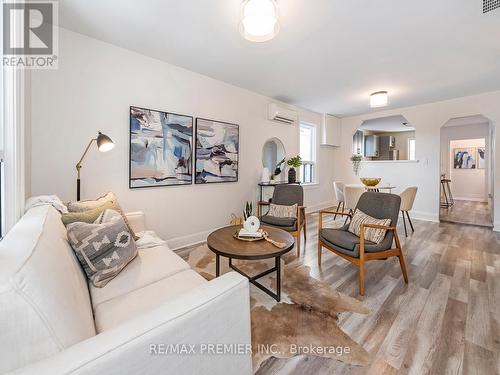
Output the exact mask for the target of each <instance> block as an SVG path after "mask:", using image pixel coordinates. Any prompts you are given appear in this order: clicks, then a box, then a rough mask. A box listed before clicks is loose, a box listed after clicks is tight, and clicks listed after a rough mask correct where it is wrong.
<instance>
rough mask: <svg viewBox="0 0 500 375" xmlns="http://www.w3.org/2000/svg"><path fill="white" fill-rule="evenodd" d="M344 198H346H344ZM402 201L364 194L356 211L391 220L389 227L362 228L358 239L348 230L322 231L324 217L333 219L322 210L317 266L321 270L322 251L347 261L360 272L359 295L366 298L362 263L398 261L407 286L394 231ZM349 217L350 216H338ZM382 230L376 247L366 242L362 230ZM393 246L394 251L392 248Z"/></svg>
mask: <svg viewBox="0 0 500 375" xmlns="http://www.w3.org/2000/svg"><path fill="white" fill-rule="evenodd" d="M346 198H347V197H346ZM400 206H401V197H400V196H399V195H396V194H387V193H373V192H367V193H364V194H363V195H362V196H361V197H360V199H359V202H358V204H357V206H356V208H357V209H359V210H361V211H363V212H364V213H365V214H367V215H369V216H371V217H374V218H376V219H390V220H391V223H390V225H389V226H383V225H376V224H361V225H360V234H359V237H358V236H356V235H355V234H353V233H351V232H349V230H348V229H349V226H348V225H344V226H343V227H341V228H323V216H324V215H327V214H329V215H335V212H333V211H328V210H321V211H320V212H319V233H318V265H319V266H320V267H321V252H322V250H323V247H325V248H326V249H328V250H330V251H332V252H333V253H335V254H336V255H338V256H340V257H342V258H344V259H346V260H347V261H349V262H351V263H352V264H354V265H355V266H356V267H358V269H359V294H360V295H362V296H363V295H364V294H365V262H366V261H369V260H385V259H387V258H389V257H398V259H399V265H400V267H401V272H402V274H403V279H404V281H405V283H406V284H408V275H407V272H406V265H405V260H404V256H403V251H402V249H401V244H400V242H399V237H398V233H397V230H396V227H397V223H398V219H399V210H400ZM337 214H338V215H344V216H348V217H352V216H351V214H349V213H340V212H337ZM368 228H376V229H385V230H386V234H385V237H384V239H383V240H382V241H381V242H380V243H378V244H376V243H373V242H370V241H367V240H366V239H365V229H368ZM393 243H394V244H395V247H393Z"/></svg>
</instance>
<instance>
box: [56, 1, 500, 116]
mask: <svg viewBox="0 0 500 375" xmlns="http://www.w3.org/2000/svg"><path fill="white" fill-rule="evenodd" d="M59 4H60V5H59V6H60V17H59V21H60V24H61V26H63V27H65V28H68V29H70V30H73V31H76V32H80V33H82V34H86V35H89V36H91V37H94V38H97V39H100V40H104V41H106V42H109V43H113V44H115V45H118V46H121V47H124V48H128V49H131V50H134V51H137V52H140V53H142V54H145V55H148V56H151V57H155V58H158V59H161V60H164V61H166V62H169V63H172V64H175V65H179V66H182V67H185V68H187V69H190V70H193V71H196V72H199V73H202V74H205V75H207V76H210V77H213V78H216V79H219V80H222V81H225V82H228V83H231V84H234V85H236V86H240V87H243V88H246V89H249V90H252V91H255V92H258V93H262V94H264V95H267V96H271V97H274V98H277V99H281V100H284V101H286V102H289V103H292V104H296V105H300V106H302V107H305V108H309V109H312V110H316V111H319V112H327V113H331V114H336V115H341V116H346V115H353V114H360V113H366V112H370V111H371V110H370V108H369V104H368V102H369V100H368V96H369V94H370V93H371V92H374V91H379V90H388V91H389V95H390V96H389V100H390V106H389V108H394V107H402V106H407V105H414V104H420V103H427V102H433V101H437V100H444V99H448V98H454V97H459V96H466V95H472V94H476V93H481V92H487V91H495V90H498V89H500V68H499V62H500V42H499V41H500V10H495V11H493V12H491V13H488V14H486V15H483V14H482V1H481V0H439V1H436V0H419V1H401V0H369V1H367V0H314V1H311V0H278V4H279V7H280V12H281V32H280V34H279V35H278V37H277V38H275V39H274V40H272V41H270V42H267V43H264V44H255V43H251V42H247V41H245V40H243V39H242V38H241V36H240V34H239V32H238V17H239V6H240V1H239V0H183V1H180V0H141V1H137V0H85V1H82V0H64V1H60V2H59Z"/></svg>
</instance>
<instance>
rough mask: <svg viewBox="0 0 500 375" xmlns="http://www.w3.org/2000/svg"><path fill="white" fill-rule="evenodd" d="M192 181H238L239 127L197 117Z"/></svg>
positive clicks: (203, 182) (199, 182)
mask: <svg viewBox="0 0 500 375" xmlns="http://www.w3.org/2000/svg"><path fill="white" fill-rule="evenodd" d="M195 154H196V177H195V183H197V184H206V183H216V182H236V181H238V155H239V126H238V125H236V124H229V123H226V122H220V121H213V120H207V119H203V118H197V119H196V152H195Z"/></svg>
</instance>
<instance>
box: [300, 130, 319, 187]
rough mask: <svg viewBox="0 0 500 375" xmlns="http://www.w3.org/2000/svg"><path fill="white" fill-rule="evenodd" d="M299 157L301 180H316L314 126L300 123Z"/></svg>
mask: <svg viewBox="0 0 500 375" xmlns="http://www.w3.org/2000/svg"><path fill="white" fill-rule="evenodd" d="M300 157H301V158H302V167H301V173H300V176H301V180H300V181H301V182H302V183H304V184H311V183H314V182H316V127H315V126H313V125H308V124H300Z"/></svg>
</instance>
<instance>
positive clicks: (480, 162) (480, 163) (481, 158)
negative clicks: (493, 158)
mask: <svg viewBox="0 0 500 375" xmlns="http://www.w3.org/2000/svg"><path fill="white" fill-rule="evenodd" d="M485 154H486V149H485V148H484V147H478V148H477V168H478V169H485V168H486V161H485Z"/></svg>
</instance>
